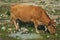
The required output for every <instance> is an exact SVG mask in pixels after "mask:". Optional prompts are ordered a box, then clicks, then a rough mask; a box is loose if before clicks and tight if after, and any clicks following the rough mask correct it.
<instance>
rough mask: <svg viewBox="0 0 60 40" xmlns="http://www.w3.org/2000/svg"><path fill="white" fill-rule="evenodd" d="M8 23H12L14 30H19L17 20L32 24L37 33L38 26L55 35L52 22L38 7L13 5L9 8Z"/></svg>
mask: <svg viewBox="0 0 60 40" xmlns="http://www.w3.org/2000/svg"><path fill="white" fill-rule="evenodd" d="M10 12H11V13H10V14H11V15H10V21H11V22H13V23H14V25H15V27H16V30H18V29H19V26H18V25H19V24H18V21H17V20H21V21H23V22H33V23H34V26H35V29H36V32H37V33H39V30H38V29H37V28H38V25H40V24H43V25H44V26H46V28H47V29H48V31H49V32H50V33H51V34H54V33H55V26H54V25H53V24H54V22H53V21H52V20H51V19H50V18H49V16H48V15H47V13H46V11H45V10H44V9H43V8H42V7H39V6H33V5H22V4H14V5H11V7H10Z"/></svg>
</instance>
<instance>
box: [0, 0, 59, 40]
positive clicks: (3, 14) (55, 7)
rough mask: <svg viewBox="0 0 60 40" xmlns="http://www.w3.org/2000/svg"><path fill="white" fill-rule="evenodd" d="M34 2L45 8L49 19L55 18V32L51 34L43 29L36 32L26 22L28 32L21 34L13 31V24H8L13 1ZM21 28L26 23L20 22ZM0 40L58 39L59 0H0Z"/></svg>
mask: <svg viewBox="0 0 60 40" xmlns="http://www.w3.org/2000/svg"><path fill="white" fill-rule="evenodd" d="M16 2H17V3H26V2H27V3H29V2H30V3H33V5H34V3H36V4H37V5H39V6H41V7H43V8H44V9H46V11H47V13H48V15H49V17H50V18H51V19H56V21H57V25H56V34H55V35H51V34H49V33H48V32H45V31H44V30H41V31H40V34H36V32H35V29H34V25H33V24H32V23H31V24H28V25H27V26H28V27H26V28H27V30H28V32H27V33H26V34H21V32H17V33H15V31H14V30H15V27H14V25H11V24H10V20H9V19H10V16H9V15H10V14H9V13H10V12H9V7H10V5H11V4H13V3H16ZM21 26H22V28H24V27H25V26H26V25H24V24H22V23H21ZM0 40H60V3H59V0H58V1H56V0H53V1H49V2H47V1H41V0H40V1H32V0H31V1H27V0H26V1H20V0H19V1H16V0H15V1H8V0H6V1H4V0H1V1H0Z"/></svg>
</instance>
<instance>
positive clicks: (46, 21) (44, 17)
mask: <svg viewBox="0 0 60 40" xmlns="http://www.w3.org/2000/svg"><path fill="white" fill-rule="evenodd" d="M41 21H42V22H43V24H45V25H48V24H49V22H50V21H51V19H50V17H49V16H48V15H47V13H42V16H41Z"/></svg>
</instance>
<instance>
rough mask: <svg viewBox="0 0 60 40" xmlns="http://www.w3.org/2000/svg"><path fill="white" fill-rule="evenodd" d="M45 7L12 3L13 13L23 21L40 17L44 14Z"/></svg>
mask: <svg viewBox="0 0 60 40" xmlns="http://www.w3.org/2000/svg"><path fill="white" fill-rule="evenodd" d="M43 11H44V9H42V8H41V7H38V6H33V5H21V4H18V5H12V6H11V14H12V15H14V16H15V18H16V17H17V19H20V20H23V21H31V19H33V18H34V19H39V18H40V17H41V16H42V12H43Z"/></svg>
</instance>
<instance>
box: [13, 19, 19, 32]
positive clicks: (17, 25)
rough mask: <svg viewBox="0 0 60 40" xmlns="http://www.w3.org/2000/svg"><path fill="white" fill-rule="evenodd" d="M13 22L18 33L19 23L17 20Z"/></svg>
mask: <svg viewBox="0 0 60 40" xmlns="http://www.w3.org/2000/svg"><path fill="white" fill-rule="evenodd" d="M13 22H14V25H15V28H16V31H18V30H19V23H18V22H17V21H16V20H14V21H13Z"/></svg>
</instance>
